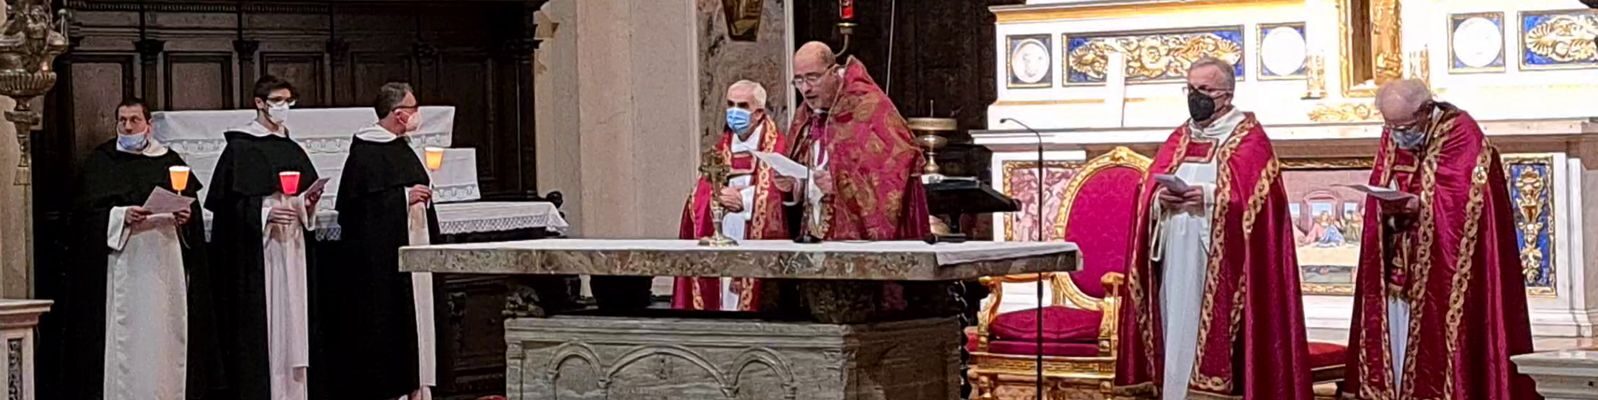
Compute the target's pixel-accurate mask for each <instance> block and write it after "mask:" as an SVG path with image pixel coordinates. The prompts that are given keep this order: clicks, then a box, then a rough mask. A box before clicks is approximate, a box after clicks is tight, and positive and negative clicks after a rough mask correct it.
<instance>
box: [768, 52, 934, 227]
mask: <svg viewBox="0 0 1598 400" xmlns="http://www.w3.org/2000/svg"><path fill="white" fill-rule="evenodd" d="M843 80H844V82H843V88H841V89H840V91H841V93H840V94H839V96H838V101H837V102H836V103H834V104H833V107H832V110H831V112H830V113H818V112H816V110H812V109H810V106H809V105H805V104H802V103H801V105H800V107H799V110H798V112H797V113H796V114H795V115H794V117H793V126H792V129H790V130H789V131H788V132H789V133H790V134H793V135H796V137H798V138H799V139H798V140H797V141H795V142H794V143H795V145H794V146H792V151H791V152H790V154H789V155H788V158H791V159H793V160H794V161H797V162H799V163H801V164H805V165H810V164H811V154H810V153H811V147H812V145H813V144H815V143H820V148H821V152H822V154H823V156H822V157H825V159H826V160H827V161H826V162H825V165H826V170H827V171H828V172H829V173H831V174H832V181H833V190H834V192H835V193H832V194H830V195H828V196H826V197H824V198H823V199H822V206H821V207H819V210H818V211H819V212H821V213H822V215H821V216H820V217H819V218H817V219H819V220H820V221H822V222H821V223H820V224H819V225H820V226H813V225H815V224H811V223H810V220H811V218H812V217H811V216H810V215H809V214H808V212H809V211H808V210H807V214H806V216H805V218H804V222H803V223H802V224H801V225H802V228H801V229H809V230H810V232H811V233H812V234H814V235H816V236H817V237H820V238H822V239H826V240H919V239H921V238H922V237H923V236H924V235H926V234H927V232H930V231H931V226H930V224H929V221H928V219H927V193H926V191H925V189H923V188H922V186H921V180H920V179H918V178H917V176H918V174H919V173H920V171H921V165H922V163H923V162H925V161H923V160H922V157H921V150H920V149H919V148H917V147H916V146H915V142H914V141H913V138H912V136H911V135H910V127H909V126H908V125H905V121H904V118H903V117H901V116H899V110H898V109H897V108H895V107H894V106H893V101H892V100H889V99H888V95H887V94H885V93H882V89H880V88H878V87H877V83H876V82H875V81H872V80H871V75H868V74H867V73H866V67H865V66H864V65H861V64H860V61H858V60H855V59H854V58H853V57H851V58H849V61H847V62H846V63H845V64H844V75H843ZM801 190H802V188H801Z"/></svg>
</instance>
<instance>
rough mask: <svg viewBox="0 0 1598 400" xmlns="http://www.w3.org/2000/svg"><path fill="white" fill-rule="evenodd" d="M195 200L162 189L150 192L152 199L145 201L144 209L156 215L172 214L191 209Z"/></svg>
mask: <svg viewBox="0 0 1598 400" xmlns="http://www.w3.org/2000/svg"><path fill="white" fill-rule="evenodd" d="M193 203H194V199H191V198H188V197H183V196H180V195H178V194H177V193H172V191H170V190H166V189H164V188H161V187H156V188H155V190H151V191H150V198H148V199H145V200H144V209H146V210H149V211H150V212H151V213H154V214H171V213H175V212H178V211H183V210H187V209H189V205H190V204H193Z"/></svg>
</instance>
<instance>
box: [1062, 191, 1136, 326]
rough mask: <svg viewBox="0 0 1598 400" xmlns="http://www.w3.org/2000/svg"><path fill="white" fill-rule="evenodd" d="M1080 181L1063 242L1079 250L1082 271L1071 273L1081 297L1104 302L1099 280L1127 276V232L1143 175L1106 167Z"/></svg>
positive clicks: (1134, 212)
mask: <svg viewBox="0 0 1598 400" xmlns="http://www.w3.org/2000/svg"><path fill="white" fill-rule="evenodd" d="M1076 179H1086V180H1085V181H1082V183H1081V186H1080V189H1079V190H1078V191H1077V192H1076V197H1073V198H1071V199H1070V200H1071V215H1068V216H1066V218H1068V219H1069V220H1068V221H1069V222H1068V223H1067V224H1066V229H1067V231H1066V233H1065V240H1066V241H1069V242H1072V243H1076V244H1077V246H1078V247H1080V248H1081V249H1082V251H1081V257H1082V270H1081V271H1077V272H1073V273H1071V280H1072V281H1073V282H1075V283H1076V287H1077V288H1079V289H1082V293H1086V294H1087V295H1089V296H1093V297H1097V298H1104V290H1105V289H1104V284H1103V283H1101V282H1100V281H1099V280H1100V279H1102V278H1103V277H1104V274H1106V273H1110V272H1121V273H1125V272H1126V264H1127V254H1126V253H1127V245H1126V240H1127V238H1129V237H1131V236H1132V233H1131V232H1129V231H1128V230H1129V229H1130V228H1131V227H1132V219H1133V218H1136V214H1137V187H1138V183H1139V182H1140V181H1142V180H1143V173H1142V172H1139V171H1138V170H1137V169H1135V168H1132V167H1123V166H1116V167H1109V168H1105V169H1101V170H1098V171H1097V172H1094V173H1093V174H1092V175H1089V176H1079V177H1077V178H1076Z"/></svg>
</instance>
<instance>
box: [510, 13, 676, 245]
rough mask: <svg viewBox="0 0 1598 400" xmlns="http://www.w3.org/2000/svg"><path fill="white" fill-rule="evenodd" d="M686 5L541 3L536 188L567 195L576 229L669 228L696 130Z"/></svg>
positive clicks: (592, 233)
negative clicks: (542, 14)
mask: <svg viewBox="0 0 1598 400" xmlns="http://www.w3.org/2000/svg"><path fill="white" fill-rule="evenodd" d="M694 4H695V3H694V2H693V1H689V0H672V1H647V2H644V1H624V0H583V1H573V0H555V1H551V2H549V3H547V4H545V5H544V7H543V9H542V12H543V13H544V15H545V16H544V17H543V18H541V22H546V23H548V24H550V25H552V26H550V27H543V28H540V30H541V31H543V32H544V34H543V35H544V36H545V37H541V38H542V39H543V45H541V46H540V48H539V50H538V55H537V62H535V63H534V66H533V68H534V75H535V79H537V83H536V84H535V85H534V86H535V87H536V89H535V90H536V94H537V100H536V101H535V104H536V107H537V116H536V118H537V119H538V120H537V126H538V132H539V135H538V139H537V140H538V146H537V147H538V159H539V163H540V166H539V168H538V174H539V177H538V181H539V186H540V187H539V189H540V190H542V191H550V190H559V191H561V192H563V193H565V194H566V198H567V202H566V206H564V207H563V208H564V209H565V211H566V213H567V217H568V220H571V221H572V222H573V225H574V226H575V227H576V229H575V230H574V231H573V235H579V236H584V237H607V238H637V237H651V238H667V237H675V236H676V232H677V224H678V222H679V221H678V218H679V217H681V215H682V202H683V199H684V197H685V196H686V195H687V193H688V192H687V191H688V190H689V188H690V185H691V184H692V183H693V179H694V178H695V175H694V174H695V172H694V171H695V169H694V168H695V166H696V165H698V159H697V155H698V151H696V149H697V148H698V146H699V142H698V141H699V136H700V131H701V128H700V127H699V125H700V124H699V122H698V115H699V106H698V104H699V96H700V94H699V90H698V78H697V73H698V71H696V70H697V68H698V67H697V63H696V61H695V60H696V56H695V54H696V49H697V45H696V44H695V40H696V39H695V33H694V32H695V29H696V27H695V22H694V21H695V11H694Z"/></svg>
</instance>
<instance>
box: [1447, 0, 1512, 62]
mask: <svg viewBox="0 0 1598 400" xmlns="http://www.w3.org/2000/svg"><path fill="white" fill-rule="evenodd" d="M1448 58H1449V64H1448V71H1449V72H1451V73H1456V74H1458V73H1473V72H1503V70H1504V13H1498V12H1488V13H1470V14H1453V15H1449V16H1448Z"/></svg>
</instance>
